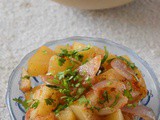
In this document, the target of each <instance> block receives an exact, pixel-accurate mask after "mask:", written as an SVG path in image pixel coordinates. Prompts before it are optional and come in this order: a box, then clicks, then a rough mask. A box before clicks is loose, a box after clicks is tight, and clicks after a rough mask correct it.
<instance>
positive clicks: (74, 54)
mask: <svg viewBox="0 0 160 120" xmlns="http://www.w3.org/2000/svg"><path fill="white" fill-rule="evenodd" d="M90 48H91V47H90V46H87V47H86V48H84V49H82V50H72V51H68V50H67V49H61V53H59V54H58V56H59V57H60V58H59V61H58V64H59V65H60V66H62V65H63V64H64V63H65V61H66V60H65V59H64V57H67V58H69V59H70V60H71V63H73V64H74V63H78V64H79V62H78V61H80V62H82V60H83V55H82V54H79V52H82V51H86V50H89V49H90ZM74 59H75V60H77V61H75V60H74Z"/></svg>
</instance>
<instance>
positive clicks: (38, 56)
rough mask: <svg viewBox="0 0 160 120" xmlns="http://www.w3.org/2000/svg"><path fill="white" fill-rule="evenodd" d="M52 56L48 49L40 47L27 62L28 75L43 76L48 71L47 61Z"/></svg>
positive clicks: (52, 53)
mask: <svg viewBox="0 0 160 120" xmlns="http://www.w3.org/2000/svg"><path fill="white" fill-rule="evenodd" d="M54 54H55V53H54V52H53V51H52V50H51V49H50V48H48V47H46V46H42V47H40V48H39V49H38V51H37V52H36V53H35V54H34V55H33V56H32V57H31V58H30V59H29V61H28V73H29V75H30V76H38V75H45V74H46V73H47V71H48V65H49V60H50V58H51V57H52V56H53V55H54Z"/></svg>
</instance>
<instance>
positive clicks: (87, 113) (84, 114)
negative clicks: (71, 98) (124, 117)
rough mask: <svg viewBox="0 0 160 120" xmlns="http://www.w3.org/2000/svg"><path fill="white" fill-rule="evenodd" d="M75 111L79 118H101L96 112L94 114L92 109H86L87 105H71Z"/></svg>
mask: <svg viewBox="0 0 160 120" xmlns="http://www.w3.org/2000/svg"><path fill="white" fill-rule="evenodd" d="M70 108H71V109H72V111H73V113H74V114H75V115H76V117H77V118H78V120H100V118H99V117H98V116H96V114H94V113H93V112H92V111H91V110H90V109H86V107H85V106H84V105H83V104H82V105H81V104H78V103H75V104H73V105H71V106H70Z"/></svg>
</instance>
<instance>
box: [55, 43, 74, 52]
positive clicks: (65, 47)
mask: <svg viewBox="0 0 160 120" xmlns="http://www.w3.org/2000/svg"><path fill="white" fill-rule="evenodd" d="M62 49H66V50H68V51H70V50H72V48H71V46H69V45H59V46H56V48H55V49H54V51H55V52H56V53H57V54H58V53H60V52H61V50H62Z"/></svg>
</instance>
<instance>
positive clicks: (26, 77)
mask: <svg viewBox="0 0 160 120" xmlns="http://www.w3.org/2000/svg"><path fill="white" fill-rule="evenodd" d="M22 79H30V76H29V75H25V76H23V77H22Z"/></svg>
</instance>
